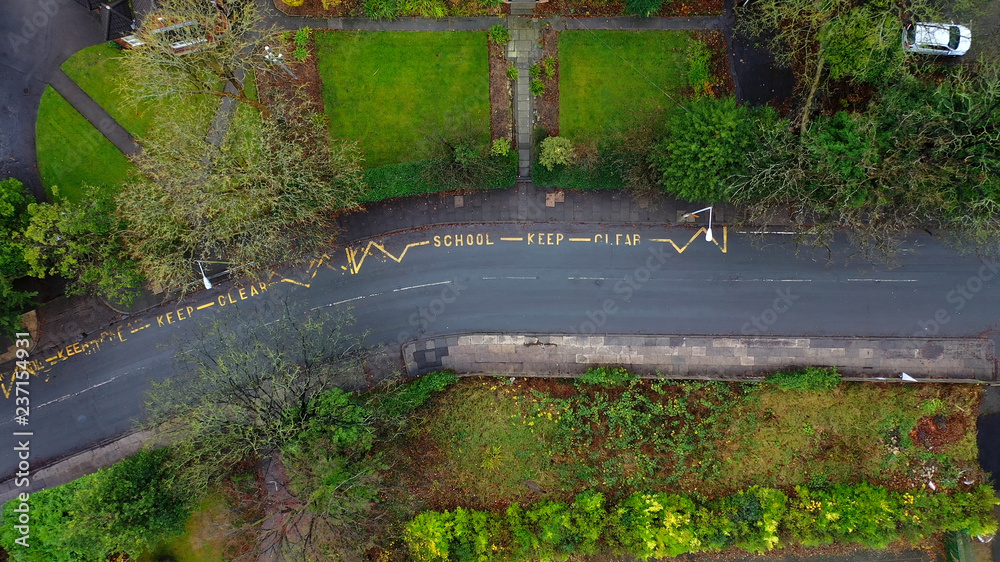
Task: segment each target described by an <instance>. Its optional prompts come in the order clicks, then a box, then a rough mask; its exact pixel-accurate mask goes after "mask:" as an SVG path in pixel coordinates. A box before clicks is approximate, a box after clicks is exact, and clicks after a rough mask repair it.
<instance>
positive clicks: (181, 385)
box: [146, 302, 364, 489]
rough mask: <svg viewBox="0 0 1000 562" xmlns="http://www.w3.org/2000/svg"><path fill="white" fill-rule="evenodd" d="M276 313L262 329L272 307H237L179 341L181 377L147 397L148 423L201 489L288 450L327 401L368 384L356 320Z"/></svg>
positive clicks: (283, 309) (282, 309)
mask: <svg viewBox="0 0 1000 562" xmlns="http://www.w3.org/2000/svg"><path fill="white" fill-rule="evenodd" d="M273 306H275V307H276V310H275V316H276V318H275V320H274V321H273V322H270V323H266V324H262V323H261V317H260V315H263V314H268V312H267V310H266V309H263V308H261V309H257V310H246V309H239V308H237V309H236V311H235V313H232V314H227V315H226V316H225V317H224V318H220V319H219V320H217V321H215V322H213V323H212V324H209V325H207V326H204V327H203V328H202V329H201V330H200V331H199V333H197V334H196V335H195V337H194V339H192V340H190V341H184V342H179V344H178V346H179V348H180V350H179V351H178V354H177V361H178V371H179V375H178V376H177V377H174V378H171V379H168V380H167V381H166V382H164V383H160V384H156V385H154V388H153V390H152V391H151V392H150V394H149V396H148V398H147V401H146V405H147V407H148V409H149V413H150V416H149V421H148V423H149V424H150V425H151V426H156V427H161V429H162V430H163V436H164V438H165V439H166V440H167V441H168V442H170V443H172V444H173V445H174V447H175V451H176V452H175V456H174V459H173V465H174V466H175V467H176V469H177V470H179V471H180V473H181V474H182V476H183V478H184V479H185V480H187V481H189V482H191V483H192V485H193V486H194V487H195V488H196V489H204V488H205V487H206V486H207V484H208V483H209V482H211V481H216V480H217V479H219V478H222V477H224V476H225V475H226V474H227V473H228V469H229V468H231V467H233V466H237V465H238V464H240V463H241V462H243V461H245V460H253V459H259V458H260V457H261V456H262V455H263V454H265V453H269V452H272V451H278V450H280V449H281V448H282V446H284V445H285V444H286V443H288V442H289V440H291V439H292V438H293V437H294V436H296V435H298V434H299V433H300V432H301V431H303V430H304V429H307V428H308V427H309V422H310V420H312V419H314V418H316V417H317V416H319V415H320V414H321V413H322V412H323V410H322V409H319V408H317V407H316V404H315V400H316V399H317V398H318V397H320V396H322V395H323V394H324V393H326V392H328V391H332V390H334V389H336V388H338V387H339V386H358V385H359V381H363V380H364V372H363V370H362V357H363V356H362V351H363V350H362V348H361V345H360V338H359V337H356V336H354V335H352V334H351V333H350V331H349V329H350V327H351V325H352V323H353V319H352V318H351V317H350V316H349V315H348V314H347V313H340V314H337V315H330V314H324V315H319V316H315V317H306V316H305V315H304V314H302V311H301V310H297V309H296V308H294V307H292V306H291V305H290V304H288V303H287V302H281V303H275V304H274V305H273ZM331 419H332V418H331ZM345 419H346V418H345ZM328 421H330V420H328Z"/></svg>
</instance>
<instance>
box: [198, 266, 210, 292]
mask: <svg viewBox="0 0 1000 562" xmlns="http://www.w3.org/2000/svg"><path fill="white" fill-rule="evenodd" d="M198 269H200V270H201V281H202V283H204V284H205V288H206V289H211V288H212V282H211V281H209V280H208V276H207V275H205V268H204V267H202V265H201V260H198Z"/></svg>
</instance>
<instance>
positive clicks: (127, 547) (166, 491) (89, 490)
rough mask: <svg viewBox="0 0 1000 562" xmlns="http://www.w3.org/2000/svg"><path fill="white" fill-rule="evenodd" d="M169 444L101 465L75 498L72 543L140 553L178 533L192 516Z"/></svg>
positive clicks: (107, 551)
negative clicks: (175, 480) (171, 463)
mask: <svg viewBox="0 0 1000 562" xmlns="http://www.w3.org/2000/svg"><path fill="white" fill-rule="evenodd" d="M169 454H170V452H169V450H167V449H159V450H156V451H140V452H139V453H136V454H135V455H133V456H131V457H129V458H127V459H125V460H123V461H121V462H118V463H115V464H113V465H111V466H110V467H108V468H106V469H102V470H100V471H98V473H97V474H95V475H94V478H93V479H92V480H91V481H90V485H89V486H86V487H83V488H81V489H80V491H79V492H78V494H77V497H76V498H75V500H74V510H73V514H74V517H73V519H72V523H71V524H70V528H71V531H70V532H71V536H72V537H73V539H72V541H71V542H73V543H79V544H81V545H82V544H86V543H91V544H95V543H96V545H99V546H98V548H99V549H100V550H101V551H102V552H103V553H105V555H110V554H127V555H129V557H131V558H138V557H139V556H140V555H142V554H143V553H144V552H146V551H148V550H150V549H151V548H152V547H153V546H155V544H156V543H157V542H158V541H160V540H162V539H164V538H167V537H170V536H173V535H177V534H180V533H181V532H183V530H184V523H185V521H187V518H188V508H187V503H186V501H185V497H186V496H185V495H184V489H183V487H177V486H176V485H175V484H174V483H173V481H172V474H171V472H170V470H169V468H168V465H167V464H166V462H165V461H166V459H167V457H168V456H169Z"/></svg>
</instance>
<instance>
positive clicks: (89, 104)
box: [49, 69, 140, 155]
mask: <svg viewBox="0 0 1000 562" xmlns="http://www.w3.org/2000/svg"><path fill="white" fill-rule="evenodd" d="M49 85H51V86H52V89H54V90H55V91H56V92H59V95H61V96H62V97H64V98H65V99H66V101H67V102H69V104H70V105H72V106H73V107H74V108H75V109H76V110H77V111H79V112H80V114H81V115H83V116H84V118H86V119H87V121H90V123H91V124H92V125H93V126H94V127H96V128H97V130H98V131H100V132H101V134H103V135H104V136H105V137H107V139H108V140H109V141H111V143H112V144H114V145H115V147H117V148H118V150H120V151H122V153H123V154H126V155H131V154H135V153H137V152H139V150H140V148H139V145H138V144H136V142H135V139H133V138H132V135H130V134H129V133H128V131H126V130H125V128H124V127H122V126H121V125H119V124H118V122H117V121H115V120H114V118H112V117H111V115H110V114H108V112H107V111H105V110H104V108H103V107H101V106H100V105H98V104H97V102H96V101H94V100H93V98H91V97H90V96H89V95H87V92H84V91H83V89H82V88H80V86H78V85H77V83H76V82H74V81H73V79H72V78H70V77H69V76H67V75H66V73H65V72H63V71H62V70H61V69H60V70H56V71H55V72H53V73H52V75H51V76H50V77H49Z"/></svg>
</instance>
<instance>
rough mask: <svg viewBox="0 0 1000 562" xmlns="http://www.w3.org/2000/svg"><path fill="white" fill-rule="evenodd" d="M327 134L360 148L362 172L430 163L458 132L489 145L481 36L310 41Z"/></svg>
mask: <svg viewBox="0 0 1000 562" xmlns="http://www.w3.org/2000/svg"><path fill="white" fill-rule="evenodd" d="M315 43H316V58H317V62H318V64H319V73H320V77H321V79H322V82H323V100H324V105H325V107H326V113H327V115H328V117H329V119H330V134H331V135H332V136H333V137H336V138H348V139H354V140H359V141H361V145H362V150H363V152H364V155H365V165H366V167H369V168H377V167H380V166H385V165H387V164H398V163H401V162H413V161H417V160H424V159H427V158H429V157H432V156H433V150H434V145H435V144H436V141H437V140H438V138H439V137H445V136H448V135H449V133H452V132H454V131H453V129H454V128H456V127H459V128H463V129H468V130H471V131H474V132H475V134H476V136H477V137H478V138H481V141H482V144H483V145H484V146H485V145H487V144H488V143H489V126H490V124H489V118H490V113H489V112H490V107H489V68H488V61H487V42H486V34H485V32H447V33H437V32H419V33H417V32H388V31H380V32H336V31H334V32H324V33H316V36H315Z"/></svg>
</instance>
